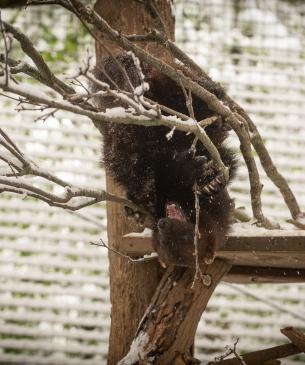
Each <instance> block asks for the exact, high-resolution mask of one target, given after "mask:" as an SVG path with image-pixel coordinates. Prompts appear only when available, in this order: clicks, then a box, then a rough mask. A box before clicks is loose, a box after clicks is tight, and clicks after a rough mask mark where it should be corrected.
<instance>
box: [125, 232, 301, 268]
mask: <svg viewBox="0 0 305 365" xmlns="http://www.w3.org/2000/svg"><path fill="white" fill-rule="evenodd" d="M243 227H244V226H243ZM120 250H121V251H122V252H124V253H127V254H129V255H131V256H142V255H145V254H150V253H151V252H153V249H152V242H151V234H150V233H149V232H148V231H145V232H144V233H142V234H139V233H130V234H127V235H125V236H124V237H123V239H122V246H121V247H120ZM216 257H219V258H222V259H225V260H227V261H228V262H229V263H230V264H231V265H234V266H251V267H265V268H268V267H272V268H281V269H285V268H287V269H305V231H304V230H265V229H260V228H257V229H255V228H253V227H252V226H250V225H249V231H247V230H246V229H244V228H243V230H241V231H238V230H236V229H234V230H233V231H232V233H230V235H229V237H228V241H227V243H226V244H225V245H224V246H223V247H222V249H221V250H219V251H218V252H217V253H216Z"/></svg>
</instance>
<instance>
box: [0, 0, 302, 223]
mask: <svg viewBox="0 0 305 365" xmlns="http://www.w3.org/2000/svg"><path fill="white" fill-rule="evenodd" d="M28 4H29V5H30V4H34V5H39V4H40V5H44V4H56V5H61V6H63V7H64V8H66V9H68V10H69V11H71V12H73V13H74V14H75V15H76V16H77V17H78V18H79V19H80V21H81V22H82V24H84V25H85V26H86V28H87V29H88V31H89V32H90V34H91V35H92V36H93V37H95V38H96V40H97V42H99V43H100V44H101V46H102V47H103V48H104V49H106V46H105V45H104V44H102V41H101V40H100V39H99V37H98V36H97V34H98V32H102V33H103V34H104V35H105V36H106V37H107V38H108V39H109V40H111V41H113V42H115V43H116V44H117V45H118V46H119V47H121V48H122V49H123V50H125V51H127V52H130V53H131V54H132V58H133V60H134V62H135V66H136V69H137V70H138V73H139V78H140V80H141V84H140V86H138V87H137V88H136V89H133V87H132V85H131V88H130V91H125V90H120V89H119V88H118V87H115V86H110V85H109V84H108V83H103V82H101V81H99V80H97V79H96V78H95V76H94V73H93V72H92V70H91V69H90V67H89V66H90V65H89V61H88V65H87V67H86V68H85V70H80V71H79V74H78V75H77V76H75V77H74V80H73V82H72V84H73V83H74V85H77V84H78V85H82V86H83V84H82V83H81V81H80V80H79V77H82V78H84V79H86V80H88V81H90V82H91V83H93V84H94V85H95V86H96V87H97V89H98V90H99V91H98V92H96V93H92V92H90V91H88V90H87V89H86V88H85V87H84V90H85V92H83V93H80V92H76V91H75V88H73V87H72V85H68V84H67V83H66V82H63V81H62V80H61V79H60V78H59V77H57V76H55V75H54V74H53V72H52V71H51V69H50V67H49V66H48V65H47V63H46V62H45V61H44V59H43V58H42V57H41V55H40V53H39V52H38V50H36V49H35V46H34V45H33V44H32V42H31V41H30V39H28V37H27V36H26V35H25V34H23V32H21V31H20V30H18V29H17V28H15V27H14V26H12V25H11V24H8V23H5V22H1V28H2V33H3V36H4V38H5V32H7V33H10V34H12V36H13V38H14V39H15V40H17V41H18V42H19V43H20V46H21V48H22V49H23V51H24V52H25V54H26V55H27V56H28V57H30V59H31V60H32V61H33V63H34V65H35V66H31V65H29V64H27V63H26V62H24V61H18V60H14V59H11V58H10V57H8V52H7V50H6V52H5V54H3V55H0V64H2V65H3V67H2V72H1V74H2V77H0V88H1V89H2V90H3V91H4V92H5V95H6V96H8V97H11V98H15V99H16V100H17V101H18V102H19V103H20V104H21V105H23V104H24V103H28V104H32V105H35V106H37V107H39V108H40V110H46V111H48V114H47V116H48V115H51V114H54V113H56V111H57V110H65V111H69V112H72V113H75V114H79V115H84V116H87V117H88V118H90V119H91V120H92V121H93V123H94V125H95V126H96V127H97V128H98V129H99V130H100V129H101V124H102V123H105V122H109V121H111V122H114V123H123V124H135V125H145V126H147V127H150V126H161V125H162V126H166V127H168V128H170V130H171V131H170V132H169V133H168V138H171V135H172V134H173V133H174V131H175V130H176V129H177V130H180V131H184V132H186V133H191V134H193V136H194V143H193V146H196V143H197V142H198V141H199V142H200V143H202V144H203V145H204V146H205V148H206V149H207V150H208V151H209V154H210V155H211V158H212V160H213V162H214V164H215V166H216V168H217V169H218V171H219V174H221V175H222V176H223V177H224V179H225V180H227V179H228V168H227V167H226V166H225V165H224V163H223V161H222V160H221V157H220V155H219V152H218V150H217V148H216V147H215V145H214V144H213V143H212V141H211V140H210V138H209V137H208V135H207V134H206V132H205V127H206V126H207V125H208V124H209V123H213V122H214V120H216V119H217V117H219V116H220V117H222V119H223V120H225V122H226V123H227V124H228V125H230V127H231V128H232V129H233V130H234V131H235V133H236V134H237V136H238V138H239V141H240V149H241V152H242V155H243V158H244V160H245V163H246V166H247V168H248V172H249V181H250V193H251V204H252V211H253V216H254V217H255V219H256V220H257V221H258V222H259V223H260V224H261V225H262V226H264V227H266V228H276V227H278V225H277V224H274V223H273V222H271V221H270V220H269V219H268V218H266V217H265V215H264V214H263V209H262V201H261V192H262V188H263V187H262V183H261V179H260V175H259V172H258V168H257V164H256V161H255V159H254V157H253V148H254V149H255V151H256V152H257V155H258V157H259V159H260V162H261V164H262V166H263V168H264V169H265V171H266V173H267V175H268V177H269V178H270V179H271V181H272V182H273V183H274V184H275V185H276V186H277V188H278V189H279V190H280V192H281V194H282V196H283V198H284V200H285V203H286V205H287V207H288V209H289V210H290V212H291V216H292V219H291V220H290V222H291V223H293V224H295V225H296V226H298V227H300V225H301V226H302V227H303V228H304V227H305V226H304V225H303V217H304V214H303V213H302V212H301V210H300V207H299V205H298V202H297V200H296V198H295V196H294V194H293V192H292V191H291V189H290V187H289V186H288V184H287V182H286V180H285V178H284V177H283V176H282V175H281V174H280V173H279V172H278V170H277V168H276V166H275V165H274V163H273V161H272V159H271V157H270V155H269V153H268V151H267V149H266V147H265V146H264V144H263V141H262V137H261V136H260V134H259V132H258V130H257V128H256V126H255V124H254V123H253V121H252V120H251V118H250V117H249V116H248V115H247V113H246V112H245V111H244V110H243V109H242V108H241V107H240V106H239V105H238V104H237V103H236V102H235V101H234V100H232V99H231V98H230V97H229V96H228V95H225V96H224V99H223V100H219V99H218V98H217V97H216V96H215V95H214V94H213V93H211V92H209V91H208V90H207V89H205V88H204V87H203V86H202V84H203V83H202V82H201V83H198V82H197V81H196V80H202V81H204V80H205V81H208V82H209V83H212V84H213V80H211V78H210V77H209V76H208V75H207V74H206V73H205V72H204V71H203V70H202V69H201V68H200V67H199V66H198V65H197V64H196V63H195V62H194V61H193V60H192V59H191V58H189V57H188V56H187V55H186V54H185V53H184V52H183V51H182V50H181V49H179V48H178V47H177V46H176V45H175V44H174V43H173V42H172V41H170V40H169V39H168V38H167V37H166V35H165V31H164V25H163V24H162V22H161V23H160V17H159V15H158V13H157V12H156V9H154V8H153V7H150V6H148V5H149V4H148V2H143V6H145V7H146V10H147V11H148V12H149V14H150V16H151V17H152V18H153V19H154V20H155V27H156V29H150V30H147V34H144V35H132V34H131V35H124V34H122V32H118V31H117V30H116V29H113V28H112V27H111V26H110V25H109V24H108V23H107V22H106V21H105V19H103V18H102V17H101V16H100V15H99V14H98V13H97V12H96V11H94V9H93V8H92V7H91V6H86V5H84V4H83V3H82V2H81V1H79V0H70V1H66V0H56V1H49V0H35V1H28ZM134 41H136V42H137V43H134ZM139 41H143V42H156V43H158V44H160V45H161V46H163V47H164V49H165V51H166V52H168V53H169V54H170V55H171V57H172V59H176V60H178V61H179V62H180V63H182V64H183V65H184V66H185V67H186V68H187V69H188V70H190V74H192V75H193V76H194V77H190V75H188V74H184V73H183V72H179V71H177V69H176V68H175V66H174V63H171V64H169V63H166V62H165V61H163V60H161V59H159V58H157V57H155V56H153V55H151V54H149V53H148V52H146V51H145V50H144V49H143V48H141V47H139V46H138V44H139V43H138V42H139ZM106 51H107V49H106ZM139 60H140V61H141V62H145V63H147V64H148V65H150V66H151V67H153V68H155V69H157V70H158V71H160V72H161V73H163V74H165V75H166V76H168V77H170V78H171V79H173V80H174V81H176V82H177V83H178V84H180V85H181V87H182V89H183V90H184V91H185V96H186V104H187V107H188V111H189V115H190V116H188V115H184V114H182V113H178V112H176V111H174V110H171V109H169V108H167V107H165V106H162V105H158V104H156V103H155V102H153V101H151V100H149V99H147V98H146V97H145V96H144V95H143V94H144V90H145V88H146V85H145V80H144V78H143V77H142V75H141V72H142V71H141V67H140V63H139V62H138V61H139ZM16 73H24V74H26V75H28V76H30V77H33V78H34V79H36V80H37V81H38V82H39V83H40V84H43V85H45V86H48V87H49V88H51V89H52V90H54V91H55V92H56V94H57V95H58V94H59V95H60V98H58V97H55V96H52V97H51V98H50V95H49V94H47V93H42V92H39V93H37V92H35V90H34V89H33V88H31V89H29V88H27V87H24V86H23V85H17V84H15V83H14V78H13V75H14V74H16ZM125 77H127V78H128V76H127V75H126V74H125ZM127 81H128V80H127ZM127 83H128V82H127ZM99 94H102V95H107V96H111V97H114V98H115V99H117V100H119V101H120V103H121V105H124V107H122V106H120V107H116V108H112V109H110V110H106V111H104V110H101V109H99V108H98V107H97V106H96V105H95V104H94V102H93V99H94V98H95V97H96V96H98V95H99ZM192 94H193V95H196V96H197V97H199V98H200V99H202V100H203V101H204V102H205V103H206V104H207V105H208V107H209V109H211V110H213V111H214V113H215V115H214V117H213V118H215V119H212V120H209V121H197V120H195V117H194V113H193V112H192V100H191V99H192V98H191V95H192ZM22 108H24V107H22Z"/></svg>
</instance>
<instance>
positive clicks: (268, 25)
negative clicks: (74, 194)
mask: <svg viewBox="0 0 305 365" xmlns="http://www.w3.org/2000/svg"><path fill="white" fill-rule="evenodd" d="M174 8H175V13H176V39H177V43H178V44H179V45H180V46H181V47H182V48H183V49H184V50H185V51H186V52H187V53H188V54H189V55H190V56H192V57H193V58H194V59H195V60H196V61H197V62H198V63H199V64H200V65H201V66H202V67H203V68H204V69H205V70H206V71H208V72H209V74H210V75H211V76H212V77H213V78H214V79H215V80H218V81H220V82H221V83H222V84H223V85H224V86H225V87H226V89H227V90H228V92H229V94H230V95H231V96H232V97H233V98H234V99H236V100H237V101H238V102H239V103H240V104H241V105H242V106H243V107H244V108H245V109H246V110H247V111H248V112H249V113H250V115H251V116H252V117H253V120H254V121H255V122H256V123H257V125H258V126H259V129H260V131H261V134H262V135H263V137H264V141H265V143H266V146H267V148H268V149H269V151H270V153H271V155H272V157H273V158H274V160H275V162H276V165H277V166H278V168H279V170H280V171H281V172H282V173H283V175H284V176H285V177H286V178H287V179H288V181H289V183H290V185H291V187H292V188H293V190H294V192H295V193H296V195H297V197H298V199H299V201H300V203H301V206H302V208H303V210H304V209H305V189H304V182H305V167H304V160H303V159H304V158H305V121H304V117H305V83H304V81H305V3H304V2H303V1H293V0H290V1H289V0H286V1H285V0H268V1H267V0H245V1H241V0H208V1H205V0H197V1H195V0H177V1H175V4H174ZM3 17H4V19H6V20H10V21H13V22H14V23H15V24H16V25H17V26H19V27H20V28H21V29H22V30H24V31H25V32H26V34H27V35H28V36H30V38H31V39H32V40H33V42H34V43H35V45H36V47H37V48H38V50H40V52H41V53H42V54H43V56H44V57H45V59H46V60H47V61H48V62H49V63H50V65H51V67H52V70H53V71H55V72H59V73H63V74H65V75H66V76H68V75H71V74H73V70H75V69H77V67H78V65H79V64H81V63H82V62H83V61H84V60H85V59H86V58H87V55H88V54H89V55H94V47H93V46H94V45H93V43H92V39H91V38H90V36H89V35H88V34H87V33H86V31H85V30H84V29H82V27H80V25H79V23H78V22H77V21H76V20H75V19H74V18H73V17H72V16H71V15H70V14H68V13H67V12H65V11H63V10H61V9H59V8H55V7H52V8H47V7H43V8H42V9H39V8H35V9H33V8H28V9H27V10H26V11H24V10H5V11H4V12H3ZM1 47H3V44H2V43H1ZM2 51H3V49H2ZM14 52H15V53H16V54H17V56H18V52H20V51H18V47H17V48H16V50H14ZM19 57H22V56H21V53H19ZM17 58H18V57H17ZM16 108H17V109H18V106H17V105H16V103H13V102H11V101H10V100H8V99H5V98H4V97H1V98H0V127H1V128H3V129H4V130H5V131H6V132H7V133H8V134H9V135H10V136H11V137H12V138H13V140H14V141H15V142H16V143H17V144H18V145H19V147H21V149H22V150H23V151H24V152H26V153H27V154H28V155H29V156H30V157H31V158H32V159H33V160H34V161H35V162H37V163H38V164H39V165H41V166H42V167H45V168H47V169H49V170H51V171H52V172H54V173H56V174H58V175H59V176H60V177H62V178H64V179H66V180H69V181H71V182H75V183H76V184H78V185H84V186H89V187H99V188H103V187H105V179H104V177H105V176H104V172H103V170H102V169H101V168H100V167H99V159H100V155H101V143H102V141H101V137H100V136H99V134H98V133H97V131H96V130H95V128H94V127H93V126H92V125H91V124H90V123H89V122H88V121H87V120H85V119H82V118H78V117H76V116H74V115H71V114H68V113H57V114H56V117H55V118H54V117H50V118H49V119H48V120H47V121H42V120H39V114H37V112H34V111H27V112H19V113H16ZM231 143H232V144H233V145H235V146H236V147H238V144H237V141H236V140H234V138H232V140H231ZM0 167H1V166H0ZM262 176H263V179H262V180H263V183H264V190H263V203H264V207H265V213H266V214H267V215H268V216H269V217H274V218H276V219H279V220H281V221H283V222H284V221H285V219H287V218H289V213H288V211H287V208H286V207H285V206H284V204H283V203H282V198H281V196H280V195H279V194H278V193H277V192H276V191H275V189H274V187H273V186H272V184H271V183H270V182H269V181H267V179H266V178H265V175H264V174H263V173H262ZM231 190H232V195H233V196H234V197H235V199H236V206H237V207H244V208H245V210H246V211H247V212H250V210H249V183H248V178H247V171H246V169H245V167H244V166H242V164H241V167H240V169H239V173H238V178H237V180H236V181H235V182H234V184H233V185H232V187H231ZM0 202H1V203H0V204H1V210H0V364H37V365H38V364H41V365H42V364H45V365H47V364H49V365H50V364H58V365H68V364H69V365H80V364H81V365H101V364H103V363H105V361H106V356H107V346H108V344H107V341H108V332H109V326H110V303H109V288H108V261H107V251H106V249H104V248H101V247H97V246H93V245H91V244H90V241H98V239H99V238H100V237H104V238H106V215H105V205H104V204H99V205H96V206H94V207H90V208H86V209H84V210H81V211H79V212H76V213H71V212H67V211H63V210H60V209H57V208H50V207H48V206H47V205H46V204H44V203H42V202H39V201H35V200H33V199H30V198H24V199H22V198H21V197H20V196H14V195H11V194H1V200H0ZM288 325H289V326H295V327H298V328H300V329H303V330H305V285H301V284H291V285H284V284H282V285H247V286H240V285H239V286H237V285H228V284H225V283H224V284H221V285H219V287H218V289H217V291H216V292H215V294H214V296H213V297H212V299H211V301H210V303H209V306H208V309H207V311H206V312H205V314H204V317H203V318H202V320H201V322H200V324H199V327H198V332H197V337H196V356H197V357H198V358H199V359H200V360H202V361H203V362H206V361H208V360H212V359H214V358H215V356H218V355H220V354H222V353H224V352H225V347H226V346H227V345H228V346H232V345H233V344H234V342H235V341H236V340H237V338H239V342H238V345H237V350H238V351H239V352H241V353H242V352H245V351H251V350H256V349H261V348H265V347H269V346H272V345H275V344H280V343H283V342H285V338H284V337H283V336H282V335H281V334H280V328H283V327H285V326H288ZM304 362H305V356H298V357H294V358H290V359H289V360H288V359H284V360H283V361H282V364H284V365H297V364H304Z"/></svg>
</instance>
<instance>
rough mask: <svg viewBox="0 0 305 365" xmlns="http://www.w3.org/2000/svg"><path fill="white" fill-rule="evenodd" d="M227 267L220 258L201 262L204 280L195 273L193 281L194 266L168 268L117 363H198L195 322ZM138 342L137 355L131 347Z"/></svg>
mask: <svg viewBox="0 0 305 365" xmlns="http://www.w3.org/2000/svg"><path fill="white" fill-rule="evenodd" d="M230 267H231V266H230V265H229V264H228V263H226V262H225V261H222V260H216V261H215V262H214V263H213V264H211V265H205V266H203V267H202V268H201V270H202V273H203V274H204V278H205V280H201V278H200V277H198V279H197V280H196V282H195V283H194V278H195V270H194V269H191V268H183V267H175V268H173V267H170V268H168V270H167V272H166V273H165V274H164V276H163V278H162V280H161V282H160V285H159V287H158V289H157V290H156V293H155V295H154V297H153V299H152V301H151V305H150V306H149V308H148V309H147V311H146V313H145V315H144V317H143V319H142V321H141V324H140V326H139V328H138V331H137V334H136V337H135V340H134V346H132V349H131V351H130V353H129V354H128V355H127V356H126V358H125V359H123V360H122V361H121V362H120V363H119V364H120V365H127V364H128V365H132V364H136V363H139V364H141V365H142V364H143V365H144V364H148V363H149V364H154V365H191V364H195V363H200V361H198V360H196V359H195V358H194V357H193V353H192V352H193V343H194V336H195V333H196V330H197V325H198V322H199V320H200V318H201V315H202V313H203V311H204V310H205V308H206V306H207V304H208V301H209V299H210V297H211V295H212V294H213V292H214V289H215V288H216V286H217V284H218V283H219V282H220V280H221V279H222V277H223V276H224V275H225V274H226V273H227V272H228V270H229V269H230ZM204 283H205V284H204ZM139 345H140V350H139V353H141V358H140V357H139V358H137V357H134V347H135V346H137V347H139Z"/></svg>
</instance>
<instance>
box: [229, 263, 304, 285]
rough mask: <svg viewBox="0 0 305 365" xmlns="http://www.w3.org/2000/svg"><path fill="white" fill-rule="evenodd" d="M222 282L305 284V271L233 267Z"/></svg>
mask: <svg viewBox="0 0 305 365" xmlns="http://www.w3.org/2000/svg"><path fill="white" fill-rule="evenodd" d="M223 280H224V281H227V282H229V283H235V284H253V283H273V284H275V283H277V284H280V283H286V284H287V283H305V270H304V269H287V268H274V267H252V266H233V267H232V268H231V270H230V271H229V272H228V273H227V274H226V275H225V277H224V279H223Z"/></svg>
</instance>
